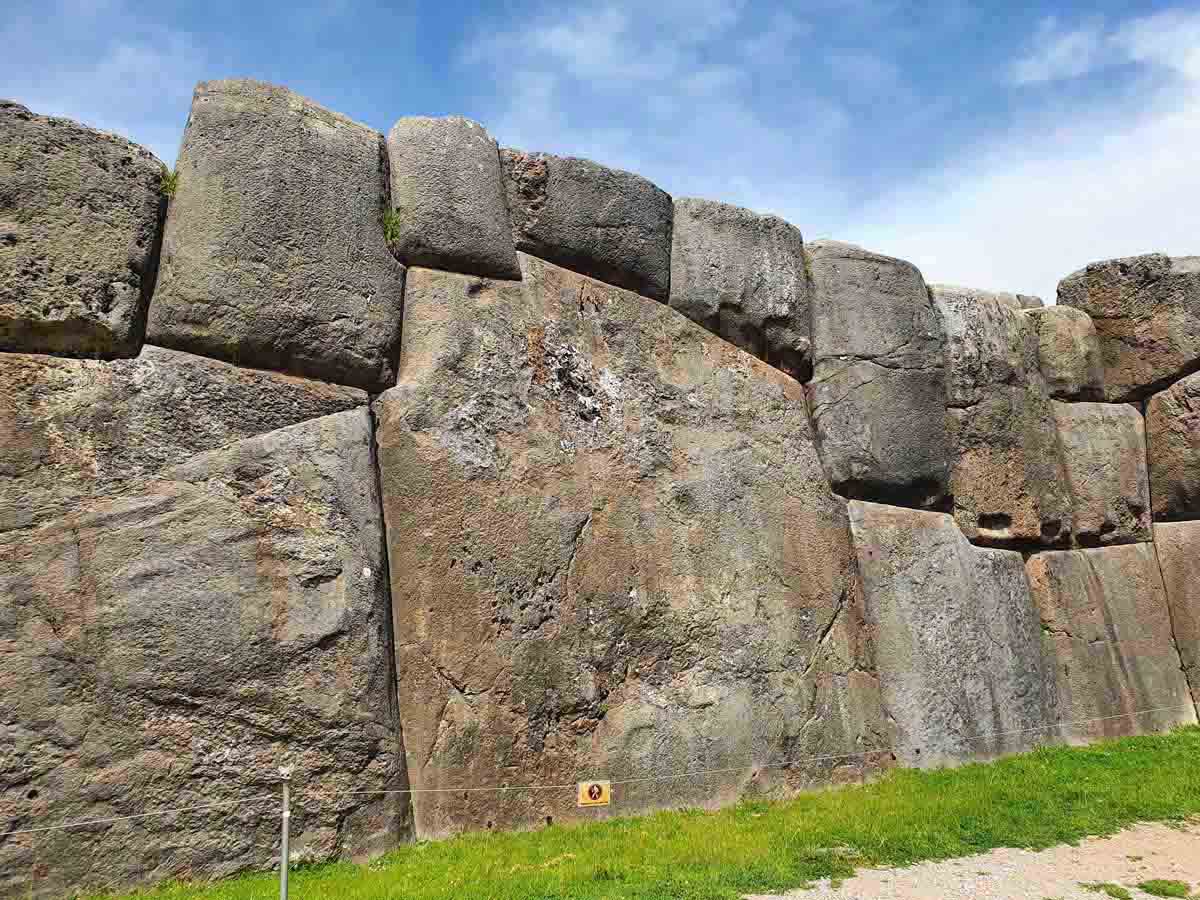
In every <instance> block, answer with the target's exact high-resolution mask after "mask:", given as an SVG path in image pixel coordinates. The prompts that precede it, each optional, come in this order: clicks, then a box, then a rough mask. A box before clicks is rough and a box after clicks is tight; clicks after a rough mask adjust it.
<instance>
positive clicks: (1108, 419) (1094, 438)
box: [1052, 401, 1150, 547]
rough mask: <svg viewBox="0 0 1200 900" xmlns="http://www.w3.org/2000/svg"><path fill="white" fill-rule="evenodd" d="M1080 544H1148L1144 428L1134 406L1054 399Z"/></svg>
mask: <svg viewBox="0 0 1200 900" xmlns="http://www.w3.org/2000/svg"><path fill="white" fill-rule="evenodd" d="M1052 405H1053V409H1054V420H1055V423H1056V425H1057V428H1058V441H1059V444H1060V445H1061V446H1062V451H1063V465H1064V468H1065V470H1066V473H1067V482H1068V484H1069V486H1070V491H1071V509H1072V513H1073V519H1074V527H1075V540H1076V542H1077V543H1078V544H1079V545H1080V546H1085V547H1095V546H1100V545H1104V544H1125V543H1132V542H1137V541H1148V540H1150V487H1149V481H1148V479H1147V474H1146V429H1145V425H1144V423H1143V422H1142V416H1141V414H1140V413H1139V412H1138V411H1137V410H1136V409H1134V408H1133V407H1132V406H1129V405H1127V404H1114V403H1059V402H1058V401H1053V404H1052Z"/></svg>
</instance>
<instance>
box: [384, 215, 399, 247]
mask: <svg viewBox="0 0 1200 900" xmlns="http://www.w3.org/2000/svg"><path fill="white" fill-rule="evenodd" d="M400 224H401V222H400V213H398V212H396V211H395V210H394V209H385V210H384V211H383V239H384V240H385V241H387V242H388V243H389V244H394V243H396V241H398V240H400Z"/></svg>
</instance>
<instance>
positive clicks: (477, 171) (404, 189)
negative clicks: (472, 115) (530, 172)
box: [387, 116, 521, 278]
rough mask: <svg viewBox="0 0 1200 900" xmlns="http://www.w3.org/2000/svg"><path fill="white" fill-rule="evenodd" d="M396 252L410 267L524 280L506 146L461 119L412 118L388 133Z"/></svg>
mask: <svg viewBox="0 0 1200 900" xmlns="http://www.w3.org/2000/svg"><path fill="white" fill-rule="evenodd" d="M387 149H388V161H389V162H390V166H389V170H390V173H391V188H392V195H391V200H392V208H393V209H394V210H395V211H396V214H397V217H398V231H399V233H398V235H397V236H396V238H395V240H394V241H393V243H392V249H393V250H394V251H395V252H396V254H397V255H398V256H399V257H400V259H402V260H403V261H404V262H406V263H408V264H409V265H410V266H429V267H431V268H435V269H448V270H450V271H452V272H466V273H468V274H471V275H491V276H494V277H496V278H520V277H521V267H520V266H519V265H518V264H517V253H516V250H514V249H513V241H512V229H511V227H510V225H509V219H508V208H507V207H506V205H505V200H504V182H503V179H502V177H501V175H500V151H499V148H498V147H497V146H496V142H495V140H493V139H492V137H491V135H489V134H488V133H487V131H485V130H484V128H483V126H482V125H479V124H478V123H476V122H472V121H471V120H470V119H464V118H462V117H461V116H447V117H445V118H441V119H434V118H429V117H428V116H409V117H406V118H403V119H401V120H400V121H398V122H397V123H396V124H395V125H394V126H393V127H392V130H391V131H390V132H388V137H387Z"/></svg>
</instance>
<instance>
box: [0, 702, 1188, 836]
mask: <svg viewBox="0 0 1200 900" xmlns="http://www.w3.org/2000/svg"><path fill="white" fill-rule="evenodd" d="M1195 709H1196V707H1195V704H1192V703H1187V704H1180V705H1177V706H1160V707H1155V708H1152V709H1139V710H1134V711H1132V712H1127V713H1118V714H1115V715H1111V716H1097V717H1094V718H1089V719H1073V720H1067V721H1060V722H1047V723H1044V724H1042V725H1034V726H1031V727H1029V728H1016V729H1012V730H1009V731H992V732H985V733H982V734H978V735H974V736H969V737H966V738H964V740H966V741H968V742H975V741H982V740H987V739H991V738H998V737H1010V736H1013V735H1017V734H1028V733H1031V732H1036V731H1050V730H1053V729H1060V728H1062V729H1070V728H1073V727H1076V726H1083V725H1094V724H1096V723H1098V722H1109V721H1114V720H1116V719H1129V718H1133V717H1135V716H1144V715H1151V714H1153V713H1161V712H1183V711H1185V710H1191V711H1193V712H1194V711H1195ZM902 749H903V748H901V747H898V746H890V747H877V748H875V749H873V750H855V751H850V752H846V753H832V754H823V755H819V756H803V757H795V758H792V759H786V760H782V761H780V762H775V763H758V762H753V761H751V762H747V763H744V764H741V765H737V766H726V767H722V768H715V769H696V770H690V771H683V772H672V773H668V774H660V775H645V776H640V777H637V778H624V779H617V780H613V781H610V782H609V784H610V785H612V786H614V787H616V786H620V785H629V784H644V783H648V782H656V781H673V780H677V779H681V778H697V777H700V776H703V775H723V774H729V773H732V772H742V771H745V770H746V769H759V770H763V769H785V768H789V767H791V766H796V765H800V764H802V763H814V762H832V761H835V760H841V759H858V758H864V757H870V756H880V755H887V754H895V753H896V752H898V751H901V750H902ZM289 778H290V772H289V773H286V774H283V778H282V780H283V781H284V782H285V783H286V782H288V780H289ZM587 780H597V779H595V778H589V779H587ZM578 784H579V782H569V783H563V784H526V785H486V786H475V787H452V788H402V789H394V790H367V791H337V792H334V793H333V794H332V795H329V796H333V797H339V796H366V795H381V794H409V795H412V794H462V793H514V792H521V791H559V790H572V791H574V790H576V788H577V787H578ZM278 799H279V797H278V796H277V795H275V794H261V795H258V796H254V797H242V798H239V799H237V800H226V801H222V802H219V803H206V804H200V805H196V806H181V807H171V808H167V809H158V810H151V811H149V812H143V813H136V814H134V815H128V816H111V817H107V818H100V819H83V820H79V821H76V822H64V823H61V824H58V825H43V826H38V827H35V828H22V829H17V830H14V831H0V838H6V837H11V836H14V835H22V834H34V833H37V832H45V831H64V830H67V829H71V828H85V827H88V826H91V825H105V824H109V823H113V822H124V821H129V820H131V819H145V818H151V817H153V816H168V815H173V814H175V813H183V812H195V811H202V810H210V809H219V808H222V807H230V806H241V805H247V804H250V803H258V802H261V801H264V800H278Z"/></svg>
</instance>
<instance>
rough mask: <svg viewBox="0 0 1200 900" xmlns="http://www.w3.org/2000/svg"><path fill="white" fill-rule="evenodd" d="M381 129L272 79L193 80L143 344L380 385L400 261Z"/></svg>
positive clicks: (387, 375) (400, 290) (394, 329)
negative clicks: (388, 215) (389, 240)
mask: <svg viewBox="0 0 1200 900" xmlns="http://www.w3.org/2000/svg"><path fill="white" fill-rule="evenodd" d="M385 154H386V149H385V147H384V141H383V136H382V135H380V134H378V133H377V132H374V131H372V130H371V129H369V128H367V127H366V126H364V125H359V124H358V123H357V122H352V121H351V120H350V119H347V118H345V117H344V116H341V115H339V114H337V113H335V112H331V111H330V110H327V109H325V108H324V107H322V106H318V105H317V104H316V103H313V102H312V101H310V100H307V99H305V98H303V97H300V96H298V95H296V94H293V93H291V92H290V91H288V90H285V89H283V88H278V87H273V86H272V85H268V84H263V83H262V82H257V81H249V80H229V81H206V82H201V83H200V84H199V85H198V86H197V88H196V93H195V96H194V98H193V100H192V112H191V115H190V117H189V118H188V125H187V129H186V131H185V132H184V135H183V146H182V148H181V149H180V151H179V162H178V165H177V172H178V176H179V180H178V187H177V189H176V194H175V197H174V199H173V200H172V202H171V208H170V212H169V215H168V218H167V227H166V231H165V236H164V238H163V250H162V271H161V273H160V275H159V283H158V289H157V291H156V292H155V296H154V303H153V304H152V306H151V309H150V318H149V325H148V337H147V339H148V340H149V341H150V342H151V343H154V344H158V345H160V346H164V347H171V348H173V349H176V350H186V351H189V352H192V353H199V354H202V355H204V356H212V357H215V358H217V359H223V360H227V361H230V362H235V363H239V364H241V365H251V366H260V367H262V368H267V369H278V370H280V371H285V372H290V373H292V374H295V375H307V376H310V377H313V378H320V379H322V380H325V381H334V382H337V383H339V384H348V385H352V386H354V387H360V388H364V389H366V390H372V391H378V390H382V389H383V388H386V387H389V386H390V385H391V384H392V383H394V381H395V375H396V373H395V360H396V356H397V354H398V352H399V340H400V314H401V300H402V298H403V295H404V267H403V266H402V265H401V264H400V263H398V262H397V261H396V260H395V259H394V258H393V257H392V256H391V253H390V252H389V250H388V248H387V244H386V241H385V240H384V231H383V213H384V210H385V208H386V198H387V184H386V179H385V174H384V169H385V158H386V156H385Z"/></svg>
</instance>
